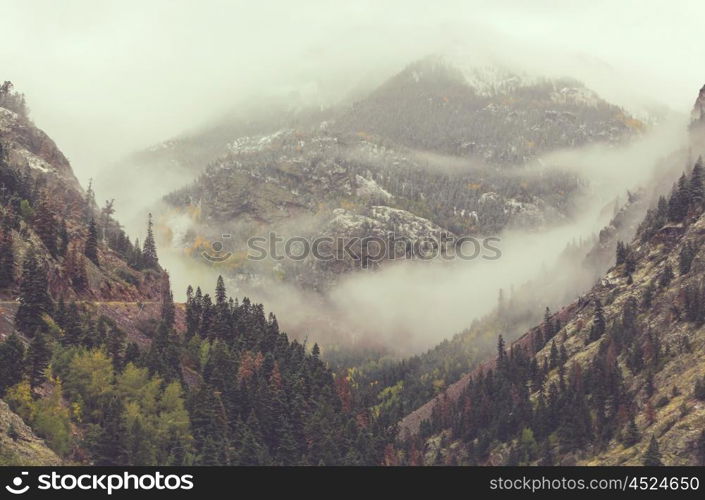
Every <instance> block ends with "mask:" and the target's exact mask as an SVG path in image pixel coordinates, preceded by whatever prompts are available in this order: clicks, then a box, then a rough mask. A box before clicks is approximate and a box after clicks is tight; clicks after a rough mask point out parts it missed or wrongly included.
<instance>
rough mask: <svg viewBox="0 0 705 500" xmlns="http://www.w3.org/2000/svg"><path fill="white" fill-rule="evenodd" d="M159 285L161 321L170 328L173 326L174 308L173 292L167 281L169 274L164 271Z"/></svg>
mask: <svg viewBox="0 0 705 500" xmlns="http://www.w3.org/2000/svg"><path fill="white" fill-rule="evenodd" d="M161 287H162V289H161V296H162V297H161V298H162V300H161V302H162V311H161V316H162V322H163V323H164V324H165V325H166V327H167V328H169V329H171V328H173V327H174V321H175V319H176V308H175V307H174V294H173V293H172V291H171V284H170V283H169V274H168V273H166V272H165V273H164V275H163V277H162V285H161Z"/></svg>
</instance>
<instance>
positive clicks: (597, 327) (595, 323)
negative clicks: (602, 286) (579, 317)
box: [590, 299, 606, 342]
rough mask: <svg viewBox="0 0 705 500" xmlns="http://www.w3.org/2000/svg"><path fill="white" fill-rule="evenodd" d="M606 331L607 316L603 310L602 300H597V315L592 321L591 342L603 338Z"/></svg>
mask: <svg viewBox="0 0 705 500" xmlns="http://www.w3.org/2000/svg"><path fill="white" fill-rule="evenodd" d="M605 329H606V323H605V314H604V311H603V310H602V302H600V299H595V315H594V317H593V320H592V327H591V328H590V341H591V342H594V341H595V340H597V339H599V338H600V337H602V334H603V333H605Z"/></svg>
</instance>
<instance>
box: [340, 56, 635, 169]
mask: <svg viewBox="0 0 705 500" xmlns="http://www.w3.org/2000/svg"><path fill="white" fill-rule="evenodd" d="M334 127H335V128H336V129H338V130H344V131H347V132H351V133H360V134H367V135H376V136H381V137H385V138H387V139H391V140H393V141H394V142H396V143H398V144H402V145H405V146H409V147H413V148H416V149H422V150H430V151H436V152H439V153H444V154H450V155H455V156H461V157H471V158H478V159H481V160H483V161H486V162H488V163H493V164H501V165H517V164H523V163H526V162H527V161H529V160H531V159H533V158H536V157H537V156H538V155H540V154H541V153H545V152H547V151H551V150H556V149H563V148H572V147H577V146H581V145H585V144H589V143H593V142H607V143H615V142H619V141H621V140H622V139H623V138H624V137H628V136H629V135H631V134H633V133H634V132H635V131H638V130H640V129H642V128H643V124H642V123H641V122H639V121H638V120H635V119H634V118H632V117H630V116H629V115H628V114H627V113H625V111H624V110H622V109H621V108H619V107H617V106H614V105H612V104H609V103H607V102H605V101H604V100H603V99H601V98H600V97H599V96H598V95H597V94H595V93H594V92H593V91H591V90H589V89H587V88H586V87H585V86H584V85H582V84H581V83H580V82H577V81H573V80H569V79H562V80H550V79H541V78H535V77H533V78H532V77H528V76H525V75H520V74H516V73H513V72H511V71H508V70H506V69H502V68H496V67H480V68H472V69H470V70H468V71H467V72H465V73H464V72H462V71H461V70H459V69H457V68H456V67H455V66H453V65H452V64H451V63H449V62H448V61H446V60H445V59H443V58H441V57H429V58H426V59H423V60H421V61H417V62H415V63H413V64H411V65H409V66H408V67H407V68H405V69H404V70H403V71H402V72H401V73H399V74H397V75H396V76H394V77H393V78H391V79H390V80H389V81H387V82H385V83H384V84H383V85H382V86H380V87H379V88H378V89H377V90H375V91H374V92H372V93H371V94H370V95H369V96H367V97H366V98H365V99H362V100H360V101H357V102H355V103H354V104H353V105H352V108H351V109H350V110H348V111H347V112H345V113H344V114H343V115H342V116H341V117H339V118H338V119H337V120H336V122H335V124H334Z"/></svg>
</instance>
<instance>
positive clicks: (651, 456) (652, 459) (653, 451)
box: [643, 434, 663, 467]
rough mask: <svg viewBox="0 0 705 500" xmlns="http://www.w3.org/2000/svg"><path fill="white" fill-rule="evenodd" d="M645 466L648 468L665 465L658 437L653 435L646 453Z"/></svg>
mask: <svg viewBox="0 0 705 500" xmlns="http://www.w3.org/2000/svg"><path fill="white" fill-rule="evenodd" d="M643 463H644V465H645V466H648V467H659V466H662V465H663V462H661V451H660V450H659V446H658V441H656V436H654V435H653V434H652V435H651V441H649V447H648V448H647V449H646V453H644V462H643Z"/></svg>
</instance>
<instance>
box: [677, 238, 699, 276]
mask: <svg viewBox="0 0 705 500" xmlns="http://www.w3.org/2000/svg"><path fill="white" fill-rule="evenodd" d="M696 253H697V249H696V248H695V246H694V245H693V244H692V243H691V242H687V243H686V244H685V245H683V247H682V248H681V251H680V255H679V259H678V261H679V262H678V267H679V270H680V274H681V276H683V275H684V274H688V272H689V271H690V266H691V264H692V263H693V259H694V258H695V254H696Z"/></svg>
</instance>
